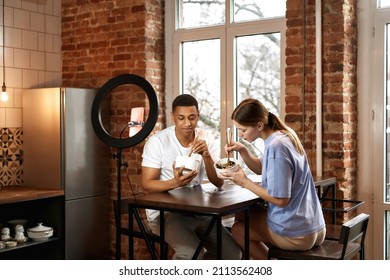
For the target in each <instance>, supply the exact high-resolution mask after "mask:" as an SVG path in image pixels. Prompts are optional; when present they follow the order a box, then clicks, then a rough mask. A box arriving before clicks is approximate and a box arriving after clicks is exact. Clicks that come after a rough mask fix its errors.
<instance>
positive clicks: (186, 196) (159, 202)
mask: <svg viewBox="0 0 390 280" xmlns="http://www.w3.org/2000/svg"><path fill="white" fill-rule="evenodd" d="M259 201H260V198H259V197H258V196H257V195H255V194H254V193H253V192H251V191H249V190H247V189H245V188H243V187H240V186H238V185H234V184H231V183H230V184H229V183H227V182H225V184H224V185H223V186H222V188H221V189H218V188H216V187H215V186H214V185H212V184H211V183H207V184H202V186H198V187H192V188H190V187H182V188H177V189H174V190H171V191H169V192H161V193H152V194H145V195H139V196H136V197H130V198H126V199H125V201H124V202H123V203H126V204H130V205H132V206H140V207H143V208H144V207H145V208H152V209H163V210H171V211H172V210H180V211H188V212H191V213H194V212H198V213H211V214H212V213H215V214H221V215H225V214H228V213H229V212H232V211H235V210H237V209H241V208H245V207H247V206H250V205H253V204H256V203H257V202H259Z"/></svg>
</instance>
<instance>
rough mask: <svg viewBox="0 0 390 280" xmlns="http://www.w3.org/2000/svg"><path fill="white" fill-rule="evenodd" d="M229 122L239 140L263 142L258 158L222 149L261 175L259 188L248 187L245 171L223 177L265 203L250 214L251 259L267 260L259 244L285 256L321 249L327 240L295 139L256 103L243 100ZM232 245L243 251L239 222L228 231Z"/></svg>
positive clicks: (237, 145) (241, 150)
mask: <svg viewBox="0 0 390 280" xmlns="http://www.w3.org/2000/svg"><path fill="white" fill-rule="evenodd" d="M232 120H233V122H234V124H235V126H236V128H237V129H238V135H239V137H241V138H242V139H244V140H246V141H249V142H253V141H255V140H256V139H258V138H262V139H263V140H264V144H265V150H264V155H263V156H262V157H261V158H258V157H256V156H254V155H253V154H251V153H250V151H249V150H248V149H247V148H246V147H245V146H244V145H243V144H242V143H239V142H233V143H232V144H231V146H229V147H228V146H226V147H225V149H226V151H227V152H230V151H237V152H239V153H240V156H241V157H242V159H243V160H244V162H245V164H246V165H247V166H248V167H249V168H250V169H251V170H252V171H253V172H255V173H256V174H261V175H262V182H261V184H260V185H259V184H257V183H254V182H253V181H251V180H250V179H249V178H248V177H247V176H246V174H245V173H244V171H243V170H242V169H241V168H239V170H238V171H237V172H235V173H232V174H224V175H223V176H224V178H228V179H230V180H232V181H233V182H234V183H236V184H238V185H241V186H243V187H245V188H247V189H248V190H250V191H252V192H254V193H255V194H257V195H258V196H259V197H261V198H262V199H263V200H265V201H267V202H268V207H262V206H260V205H259V206H256V207H253V208H252V209H251V211H250V246H251V247H250V253H251V257H252V258H253V259H267V252H268V248H267V247H266V246H265V244H264V242H268V243H271V244H273V245H275V246H278V247H279V248H282V249H286V250H307V249H310V248H312V247H313V246H317V245H320V244H321V243H322V242H323V241H324V239H325V234H326V229H325V221H324V217H323V213H322V209H321V205H320V202H319V199H318V197H317V193H316V190H315V186H314V180H313V177H312V174H311V171H310V167H309V164H308V160H307V157H306V154H305V151H304V149H303V146H302V144H301V143H300V141H299V138H298V136H297V135H296V133H295V132H294V131H293V130H292V129H291V128H289V127H288V126H287V125H286V124H284V123H283V122H282V121H281V120H280V119H279V118H278V117H277V116H276V115H274V114H272V113H271V112H269V111H268V110H267V109H266V108H265V107H264V105H263V104H262V103H261V102H260V101H258V100H256V99H251V98H249V99H245V100H243V101H242V102H241V103H240V104H239V105H238V106H237V107H236V108H235V110H234V111H233V113H232ZM232 234H233V237H234V239H235V240H236V241H237V243H238V244H239V245H240V246H241V248H243V246H244V222H243V219H242V217H240V216H237V217H236V222H235V224H234V225H233V228H232Z"/></svg>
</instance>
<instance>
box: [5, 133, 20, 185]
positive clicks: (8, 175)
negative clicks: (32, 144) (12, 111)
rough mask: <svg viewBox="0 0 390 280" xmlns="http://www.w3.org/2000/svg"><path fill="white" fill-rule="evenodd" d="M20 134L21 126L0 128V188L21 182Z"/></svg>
mask: <svg viewBox="0 0 390 280" xmlns="http://www.w3.org/2000/svg"><path fill="white" fill-rule="evenodd" d="M22 135H23V130H22V128H0V189H1V186H10V185H21V184H22V183H23V182H22V174H23V170H22V164H23V151H22V144H23V141H22Z"/></svg>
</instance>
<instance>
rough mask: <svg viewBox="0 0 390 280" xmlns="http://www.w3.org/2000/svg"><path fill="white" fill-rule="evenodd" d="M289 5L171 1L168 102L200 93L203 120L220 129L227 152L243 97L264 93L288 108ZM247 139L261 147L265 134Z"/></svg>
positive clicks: (255, 0) (280, 1) (281, 1)
mask: <svg viewBox="0 0 390 280" xmlns="http://www.w3.org/2000/svg"><path fill="white" fill-rule="evenodd" d="M168 2H169V3H168ZM172 2H176V3H175V4H174V3H172ZM285 10H286V1H285V0H274V1H267V0H202V1H196V0H191V1H190V0H176V1H167V7H166V13H167V14H166V20H167V22H166V46H167V50H168V51H167V89H168V92H169V91H171V92H172V96H171V97H169V98H167V104H169V103H168V102H169V101H170V99H172V100H173V98H174V97H175V96H176V95H178V94H182V93H190V94H192V95H194V96H195V97H196V98H197V100H198V102H199V105H200V113H201V120H200V122H199V123H198V126H199V127H201V128H202V129H208V130H210V131H212V132H213V133H214V136H215V138H216V139H217V140H218V141H219V142H220V143H221V152H223V146H224V143H225V141H226V137H225V135H226V133H225V131H226V129H227V127H228V126H232V122H231V120H230V115H231V112H232V111H233V109H234V107H235V106H236V105H237V104H238V103H239V102H240V101H241V100H242V99H244V98H247V97H249V96H250V97H254V98H258V99H259V100H261V101H262V102H264V103H265V104H266V106H267V107H268V108H269V109H270V110H271V111H272V112H274V113H275V114H279V115H281V114H283V103H282V102H281V100H283V90H284V85H283V84H282V82H281V81H283V69H284V55H283V54H284V41H285V39H284V32H285V17H284V15H285ZM175 19H176V20H175ZM170 20H171V22H169V21H170ZM173 21H175V22H173ZM170 50H171V51H170ZM169 89H171V90H169ZM168 111H170V108H168ZM167 113H169V112H167ZM246 144H247V145H249V146H252V149H253V151H254V152H255V153H257V154H259V153H261V151H262V147H261V146H262V140H259V141H258V143H246Z"/></svg>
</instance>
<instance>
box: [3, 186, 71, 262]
mask: <svg viewBox="0 0 390 280" xmlns="http://www.w3.org/2000/svg"><path fill="white" fill-rule="evenodd" d="M64 215H65V214H64V192H63V191H62V190H53V189H43V188H36V187H28V186H8V187H3V188H2V189H1V190H0V224H2V227H4V226H8V227H10V230H11V236H12V237H13V236H14V229H13V228H11V226H10V225H8V224H7V222H8V221H10V220H15V219H17V220H19V219H22V220H27V224H26V225H25V235H26V236H27V229H28V228H31V227H35V226H36V225H37V223H43V225H45V226H49V227H52V228H53V236H52V237H50V238H49V239H47V240H43V241H33V240H31V239H28V240H27V241H26V242H25V243H19V244H18V245H17V246H16V247H12V248H3V249H0V259H9V260H14V259H24V260H32V259H37V260H49V259H64V256H65V253H64V248H65V246H64V231H65V226H64Z"/></svg>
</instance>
